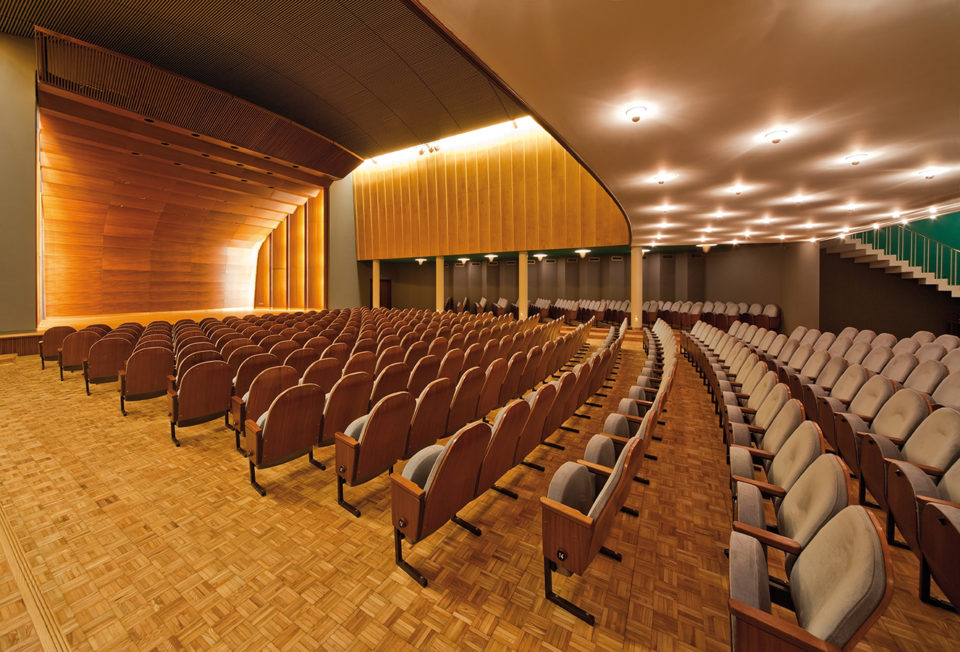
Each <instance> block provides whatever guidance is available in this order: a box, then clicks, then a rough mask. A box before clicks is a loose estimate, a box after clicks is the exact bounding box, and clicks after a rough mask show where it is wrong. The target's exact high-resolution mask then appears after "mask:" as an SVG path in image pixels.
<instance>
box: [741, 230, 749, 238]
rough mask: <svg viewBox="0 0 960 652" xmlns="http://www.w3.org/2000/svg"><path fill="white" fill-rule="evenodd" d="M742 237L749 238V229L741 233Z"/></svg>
mask: <svg viewBox="0 0 960 652" xmlns="http://www.w3.org/2000/svg"><path fill="white" fill-rule="evenodd" d="M743 237H744V238H749V237H750V229H747V230H746V231H744V232H743Z"/></svg>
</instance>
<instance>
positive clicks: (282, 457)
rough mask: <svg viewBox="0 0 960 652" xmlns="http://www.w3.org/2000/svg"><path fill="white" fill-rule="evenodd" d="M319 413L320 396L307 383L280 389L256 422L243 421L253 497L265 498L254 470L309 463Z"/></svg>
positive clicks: (318, 424) (318, 390) (321, 406)
mask: <svg viewBox="0 0 960 652" xmlns="http://www.w3.org/2000/svg"><path fill="white" fill-rule="evenodd" d="M280 368H283V367H280ZM287 368H289V367H287ZM322 413H323V392H322V391H321V390H320V388H319V387H317V386H316V385H312V384H309V383H308V384H306V385H294V386H292V387H288V388H286V389H284V390H283V391H282V392H281V393H280V394H279V395H278V396H277V397H276V398H275V399H274V400H273V401H272V403H271V404H270V406H269V408H268V409H267V410H266V411H265V412H264V413H263V414H262V415H261V416H260V418H259V419H258V420H257V421H253V420H249V421H247V423H246V424H245V425H244V431H245V437H244V441H243V448H244V450H245V451H247V456H248V458H249V460H248V461H249V465H250V485H251V486H252V487H253V488H254V489H255V490H256V491H257V493H259V494H260V495H261V496H265V495H266V494H267V492H266V490H265V489H264V488H263V487H262V486H260V484H258V483H257V476H256V470H257V469H265V468H270V467H274V466H278V465H280V464H284V463H286V462H290V461H292V460H295V459H297V458H298V457H303V456H304V455H307V456H308V457H309V458H310V460H311V461H313V446H314V444H315V443H316V441H317V432H318V431H319V429H320V420H321V416H322Z"/></svg>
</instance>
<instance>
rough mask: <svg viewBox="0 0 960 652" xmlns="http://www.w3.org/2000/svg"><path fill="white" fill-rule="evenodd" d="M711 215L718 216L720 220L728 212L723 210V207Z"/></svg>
mask: <svg viewBox="0 0 960 652" xmlns="http://www.w3.org/2000/svg"><path fill="white" fill-rule="evenodd" d="M711 215H713V217H715V218H717V219H718V220H721V219H723V218H724V217H726V216H727V214H726V213H724V212H723V209H720V210H717V211H716V212H714V213H711Z"/></svg>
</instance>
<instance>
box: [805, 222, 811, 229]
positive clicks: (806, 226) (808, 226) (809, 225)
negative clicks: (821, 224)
mask: <svg viewBox="0 0 960 652" xmlns="http://www.w3.org/2000/svg"><path fill="white" fill-rule="evenodd" d="M803 228H805V229H812V228H813V222H807V223H806V224H804V225H803Z"/></svg>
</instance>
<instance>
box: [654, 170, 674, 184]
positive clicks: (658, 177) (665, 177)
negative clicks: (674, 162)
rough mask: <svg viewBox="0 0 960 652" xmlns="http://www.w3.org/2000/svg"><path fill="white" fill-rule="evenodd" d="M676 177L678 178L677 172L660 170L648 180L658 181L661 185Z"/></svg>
mask: <svg viewBox="0 0 960 652" xmlns="http://www.w3.org/2000/svg"><path fill="white" fill-rule="evenodd" d="M676 178H677V173H676V172H664V171H663V170H661V171H660V172H657V173H656V174H655V175H653V176H652V177H650V178H649V179H648V181H650V182H651V183H658V184H660V185H663V184H665V183H666V182H667V181H673V180H674V179H676Z"/></svg>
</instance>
